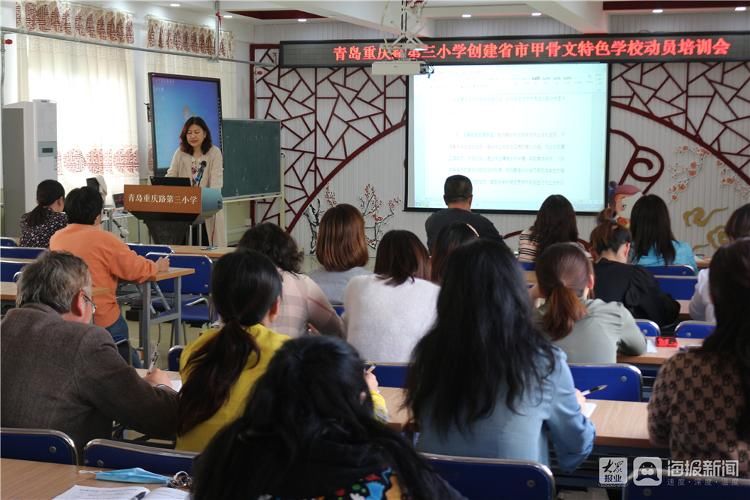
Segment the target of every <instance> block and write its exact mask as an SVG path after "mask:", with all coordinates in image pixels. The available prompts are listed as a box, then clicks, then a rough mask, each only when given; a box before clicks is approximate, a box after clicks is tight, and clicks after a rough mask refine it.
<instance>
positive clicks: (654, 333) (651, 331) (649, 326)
mask: <svg viewBox="0 0 750 500" xmlns="http://www.w3.org/2000/svg"><path fill="white" fill-rule="evenodd" d="M635 324H636V325H638V328H640V329H641V332H642V333H643V335H645V336H646V337H658V336H659V335H661V330H660V329H659V325H657V324H656V323H654V322H653V321H651V320H650V319H636V320H635Z"/></svg>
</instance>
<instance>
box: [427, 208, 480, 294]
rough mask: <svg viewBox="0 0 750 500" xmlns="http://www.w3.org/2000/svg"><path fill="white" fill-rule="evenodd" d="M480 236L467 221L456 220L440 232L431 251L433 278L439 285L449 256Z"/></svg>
mask: <svg viewBox="0 0 750 500" xmlns="http://www.w3.org/2000/svg"><path fill="white" fill-rule="evenodd" d="M477 238H479V235H478V234H477V230H476V229H474V228H473V227H472V226H470V225H469V224H467V223H465V222H454V223H452V224H448V225H447V226H444V227H443V228H442V229H441V230H440V232H438V235H437V238H435V242H434V243H433V244H432V249H431V251H430V268H431V269H430V273H431V279H432V281H433V282H434V283H437V284H438V285H439V284H440V283H441V282H442V281H443V270H444V269H445V262H446V261H447V260H448V256H449V255H450V254H451V253H453V251H454V250H455V249H456V248H458V247H460V246H461V245H463V244H464V243H468V242H469V241H473V240H475V239H477Z"/></svg>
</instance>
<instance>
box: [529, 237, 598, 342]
mask: <svg viewBox="0 0 750 500" xmlns="http://www.w3.org/2000/svg"><path fill="white" fill-rule="evenodd" d="M535 271H536V280H537V285H538V286H539V289H540V291H541V292H542V294H543V296H545V297H546V298H547V302H546V304H545V309H546V311H545V313H544V316H542V325H543V327H544V330H545V331H546V332H547V333H548V334H549V336H550V337H551V338H552V339H553V340H559V339H562V338H564V337H566V336H567V335H568V334H570V332H571V331H572V330H573V325H575V323H576V321H578V320H579V319H581V318H583V317H584V316H586V314H588V311H587V309H586V306H584V305H583V303H582V302H581V300H580V297H582V296H583V291H584V289H585V288H586V286H587V285H588V281H589V276H591V275H592V274H594V269H593V267H592V266H591V261H590V260H589V259H588V257H587V256H586V254H585V253H583V250H581V248H580V247H579V246H578V245H577V244H574V243H555V244H554V245H552V246H550V247H549V248H547V249H546V250H545V251H544V252H543V253H542V254H541V255H540V256H539V257H537V259H536V267H535Z"/></svg>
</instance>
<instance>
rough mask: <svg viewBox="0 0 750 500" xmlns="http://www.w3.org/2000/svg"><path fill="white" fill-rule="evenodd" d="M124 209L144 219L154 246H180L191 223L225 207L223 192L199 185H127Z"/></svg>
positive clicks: (201, 220)
mask: <svg viewBox="0 0 750 500" xmlns="http://www.w3.org/2000/svg"><path fill="white" fill-rule="evenodd" d="M124 198H125V200H124V201H125V210H127V211H128V212H130V213H132V214H133V215H135V217H136V218H137V219H139V220H142V221H143V222H144V223H145V224H146V227H148V230H149V232H150V233H151V238H152V239H153V241H154V243H157V244H162V245H169V244H181V243H182V242H183V241H184V240H185V235H186V234H187V231H188V228H189V227H190V225H191V224H194V223H196V222H197V223H200V222H203V221H204V220H205V219H206V218H207V217H211V216H212V215H214V214H215V213H216V212H218V211H219V210H221V208H222V203H223V202H222V198H221V191H219V190H218V189H211V188H201V187H198V186H192V187H187V186H149V185H140V184H139V185H126V186H125V196H124Z"/></svg>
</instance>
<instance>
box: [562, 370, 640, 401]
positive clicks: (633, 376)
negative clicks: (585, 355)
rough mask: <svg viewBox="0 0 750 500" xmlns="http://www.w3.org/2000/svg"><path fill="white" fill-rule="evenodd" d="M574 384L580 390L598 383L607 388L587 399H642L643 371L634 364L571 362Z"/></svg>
mask: <svg viewBox="0 0 750 500" xmlns="http://www.w3.org/2000/svg"><path fill="white" fill-rule="evenodd" d="M569 366H570V373H572V374H573V385H575V386H576V389H578V390H579V391H585V390H586V389H591V388H592V387H596V386H597V385H606V386H607V388H606V389H604V390H601V391H597V392H594V393H592V394H591V395H589V396H586V398H587V399H609V400H612V401H640V400H641V385H642V383H641V371H640V370H639V369H638V368H636V367H635V366H632V365H627V364H611V365H606V364H605V365H576V364H571V365H569Z"/></svg>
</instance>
